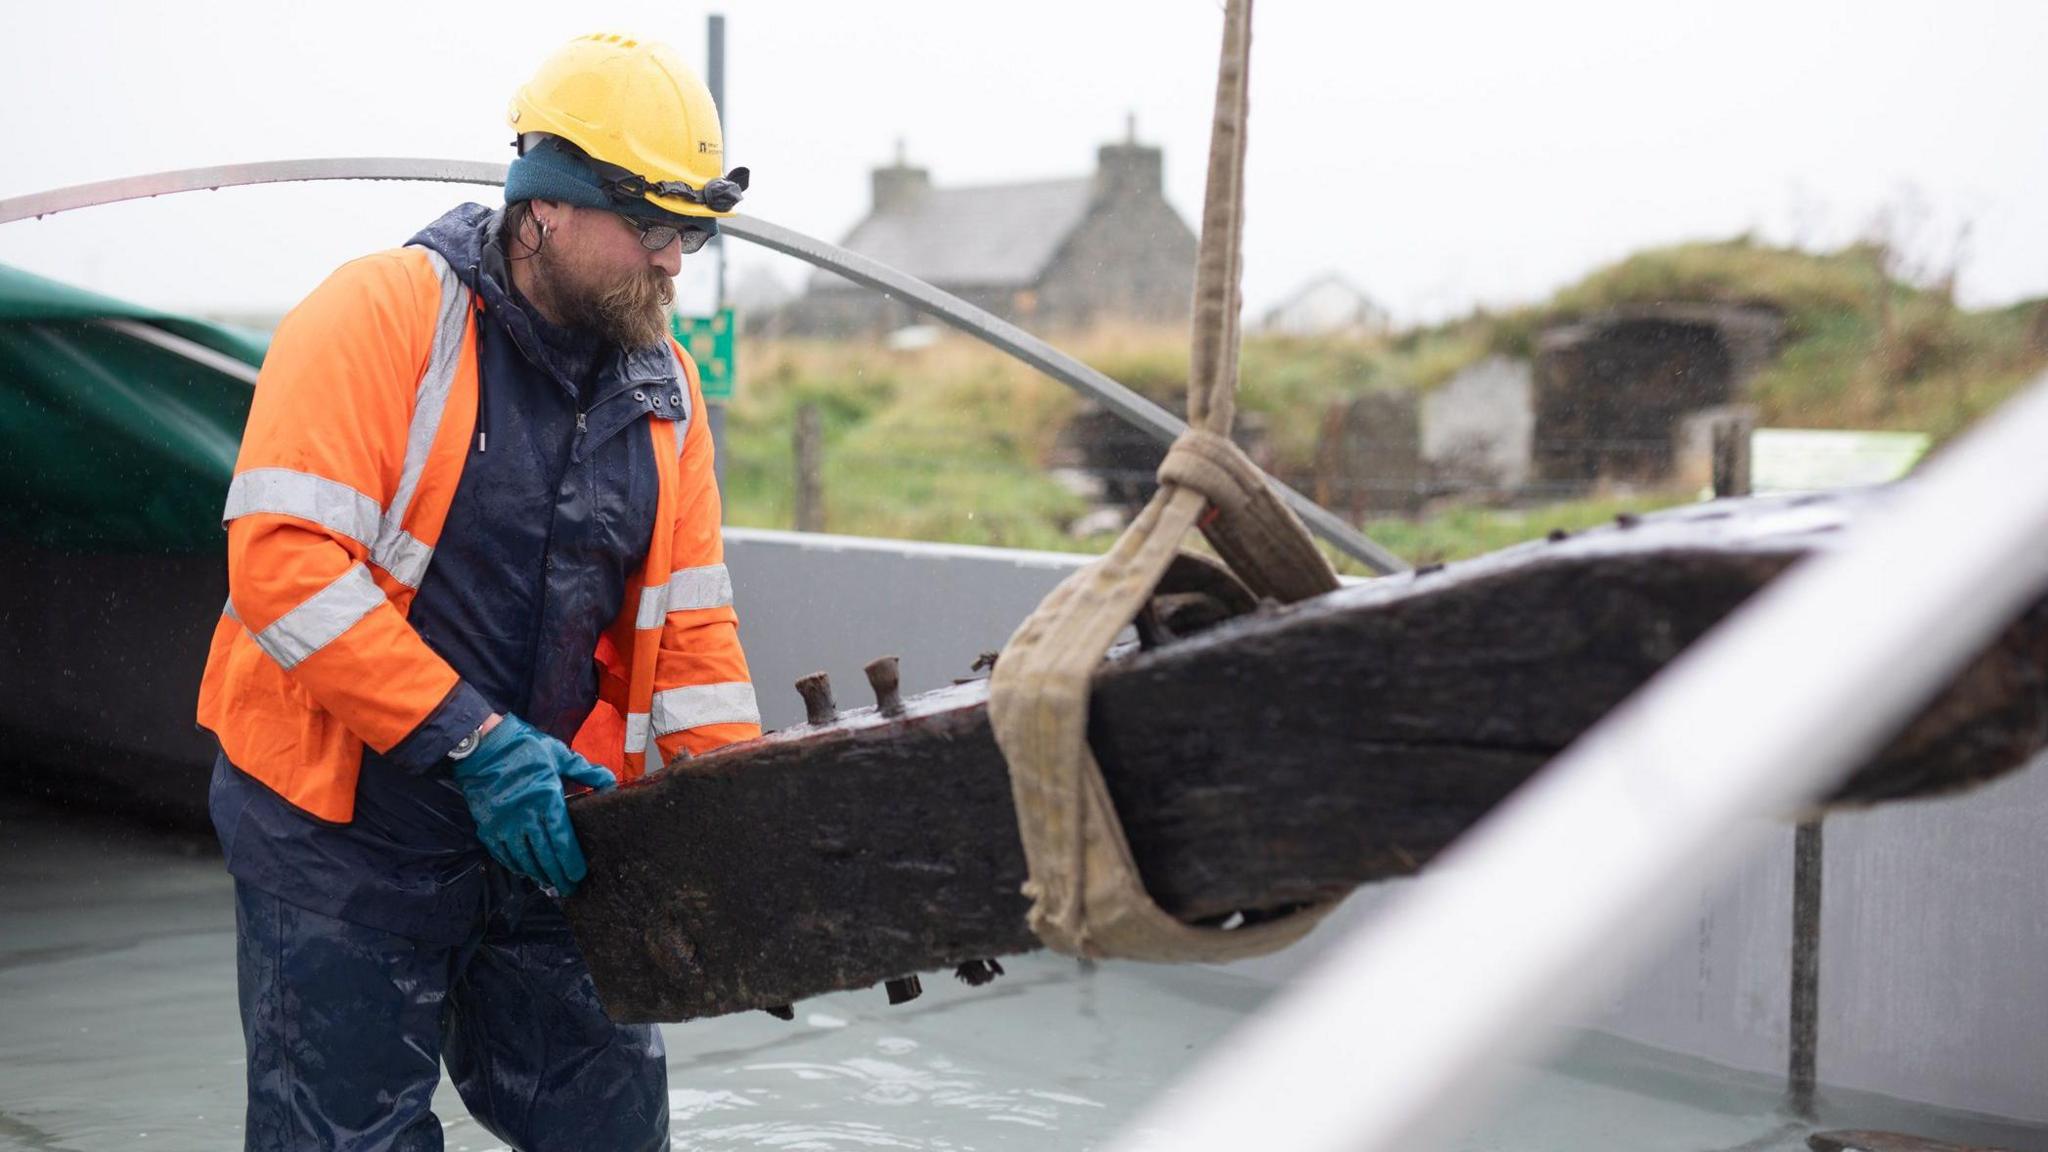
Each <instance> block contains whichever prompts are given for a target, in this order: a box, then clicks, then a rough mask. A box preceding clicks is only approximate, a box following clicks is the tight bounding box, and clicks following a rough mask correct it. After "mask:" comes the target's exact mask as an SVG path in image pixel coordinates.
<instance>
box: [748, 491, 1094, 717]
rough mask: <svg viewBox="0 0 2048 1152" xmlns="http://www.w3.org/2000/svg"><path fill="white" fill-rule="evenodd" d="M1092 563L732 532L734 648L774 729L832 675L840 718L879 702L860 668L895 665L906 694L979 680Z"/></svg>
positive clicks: (798, 713)
mask: <svg viewBox="0 0 2048 1152" xmlns="http://www.w3.org/2000/svg"><path fill="white" fill-rule="evenodd" d="M1087 560H1088V557H1085V556H1073V555H1068V554H1065V553H1058V552H1023V551H1016V550H1011V549H1001V548H976V547H971V546H965V545H948V544H921V543H915V542H911V541H902V540H871V539H865V538H862V537H855V536H828V535H824V534H815V533H802V532H772V531H765V530H759V529H747V528H728V529H726V532H725V561H726V566H727V567H728V568H730V569H731V570H732V581H733V595H734V607H735V608H736V609H737V611H738V612H739V616H740V642H741V643H742V644H743V645H744V646H745V647H746V650H747V662H748V664H749V666H750V668H751V670H752V672H753V676H754V691H755V694H756V695H757V696H758V697H759V699H760V701H761V722H762V724H764V725H765V726H767V727H769V728H784V727H788V726H789V725H791V724H797V723H801V722H802V720H803V718H804V709H803V702H802V700H800V699H799V698H798V697H797V694H796V690H795V689H794V688H793V687H791V686H792V685H793V684H794V683H795V682H796V679H797V678H798V677H799V676H805V675H808V674H810V673H812V672H828V673H830V674H831V676H832V687H833V691H834V694H835V695H836V696H837V698H838V700H839V704H840V707H842V708H853V707H860V706H863V705H867V704H872V703H874V697H873V696H872V695H871V694H870V693H869V691H868V686H867V678H866V676H865V675H864V674H863V673H862V671H861V668H862V666H864V665H865V664H867V662H868V661H870V660H873V659H874V658H875V657H877V656H897V657H900V658H901V660H902V665H901V671H902V678H903V691H904V692H905V693H910V692H924V691H927V690H929V689H932V688H940V687H944V686H945V685H947V684H950V683H952V682H953V680H954V678H956V677H965V676H969V675H974V674H975V673H973V672H971V669H972V667H973V665H974V661H975V658H976V657H978V656H979V655H981V654H982V653H983V652H994V651H996V650H998V649H1000V648H1001V647H1002V646H1003V644H1004V643H1005V642H1007V641H1008V640H1009V639H1010V633H1012V632H1014V631H1016V628H1017V625H1018V624H1021V623H1023V621H1024V617H1025V616H1027V615H1029V614H1030V612H1031V610H1032V609H1033V608H1036V607H1037V606H1038V602H1039V600H1040V599H1042V598H1043V597H1044V596H1045V594H1046V593H1047V592H1050V591H1052V589H1053V586H1054V585H1056V584H1058V583H1059V582H1060V580H1061V579H1063V578H1064V577H1065V576H1066V575H1067V573H1069V572H1072V571H1073V570H1074V569H1076V568H1078V567H1080V566H1081V565H1082V564H1083V563H1085V562H1086V561H1087Z"/></svg>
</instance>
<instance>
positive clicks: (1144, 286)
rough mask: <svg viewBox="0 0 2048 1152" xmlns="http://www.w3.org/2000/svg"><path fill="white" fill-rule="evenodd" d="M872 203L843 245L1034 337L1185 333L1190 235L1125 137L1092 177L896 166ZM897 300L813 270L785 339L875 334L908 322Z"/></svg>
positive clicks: (786, 319) (910, 314)
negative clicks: (1145, 329)
mask: <svg viewBox="0 0 2048 1152" xmlns="http://www.w3.org/2000/svg"><path fill="white" fill-rule="evenodd" d="M872 187H873V197H874V200H873V205H872V207H871V209H870V210H869V212H868V215H867V218H866V219H864V220H862V221H861V222H860V223H859V224H857V225H855V226H854V228H853V231H852V232H850V233H848V234H847V236H846V238H845V240H843V241H842V242H841V243H842V244H843V245H844V246H845V247H847V248H850V249H852V250H853V251H855V252H858V253H860V254H862V255H864V256H870V257H873V258H874V259H877V260H880V261H882V262H883V263H885V264H889V265H892V266H893V267H896V268H898V269H900V270H902V271H904V272H908V273H909V274H910V275H912V276H915V277H917V278H918V279H920V280H924V281H926V282H928V283H931V284H933V285H936V286H938V287H940V288H943V289H945V290H946V291H948V292H951V293H953V294H954V295H956V296H959V297H961V298H962V299H964V300H967V301H968V302H970V303H972V304H976V305H979V306H980V307H982V308H986V309H988V310H989V311H990V312H993V313H995V314H996V315H997V316H1000V317H1002V318H1003V319H1005V320H1009V321H1011V322H1013V323H1016V324H1019V325H1022V326H1024V327H1027V328H1031V329H1033V330H1037V331H1045V330H1049V329H1067V330H1072V329H1077V328H1086V327H1090V326H1092V325H1095V324H1099V323H1102V322H1105V321H1134V322H1139V323H1162V324H1185V323H1187V320H1188V315H1189V310H1190V300H1191V297H1192V294H1193V291H1194V279H1195V244H1196V239H1195V233H1194V231H1193V229H1191V228H1189V227H1188V225H1187V222H1186V221H1184V220H1182V219H1181V217H1180V214H1179V213H1178V212H1176V211H1175V210H1174V208H1173V206H1172V205H1171V204H1169V203H1167V200H1166V195H1165V191H1164V181H1163V174H1162V156H1161V152H1160V150H1159V149H1158V148H1154V147H1151V146H1148V145H1144V144H1139V143H1137V141H1136V139H1135V137H1134V136H1133V137H1127V138H1126V139H1125V141H1124V142H1123V143H1121V144H1105V145H1103V146H1102V147H1101V148H1099V149H1097V151H1096V166H1095V171H1094V173H1092V174H1091V175H1088V176H1080V177H1075V178H1072V179H1064V180H1037V181H1030V182H1025V183H1016V184H990V185H982V186H978V187H957V188H943V187H938V186H936V185H934V184H933V183H932V181H931V174H930V172H928V171H927V170H926V169H924V168H918V167H912V166H910V165H909V164H907V163H905V162H904V160H903V157H902V156H901V154H900V149H899V155H898V156H897V159H896V162H895V163H894V164H891V165H890V166H888V167H886V168H877V169H875V170H874V173H873V184H872ZM916 320H917V313H916V312H915V310H914V309H912V308H910V307H909V306H908V305H905V304H903V303H901V302H898V301H894V300H890V299H887V298H885V297H883V296H882V295H881V294H879V293H876V292H871V291H869V290H868V289H865V288H861V287H859V286H857V285H854V284H852V283H849V282H848V281H846V280H844V279H842V278H841V277H838V276H835V275H832V274H830V273H826V272H819V273H816V274H814V275H813V276H812V277H811V280H810V283H809V286H808V289H807V291H806V292H805V293H804V295H803V296H802V297H801V298H800V299H798V300H796V301H794V302H792V303H791V305H790V306H789V307H788V308H787V309H786V310H785V312H784V314H783V316H782V327H784V328H785V329H786V330H788V331H791V332H795V333H801V334H815V335H851V334H856V333H865V334H873V333H877V332H884V331H888V330H891V329H895V328H900V327H902V326H904V325H906V324H911V323H915V322H916Z"/></svg>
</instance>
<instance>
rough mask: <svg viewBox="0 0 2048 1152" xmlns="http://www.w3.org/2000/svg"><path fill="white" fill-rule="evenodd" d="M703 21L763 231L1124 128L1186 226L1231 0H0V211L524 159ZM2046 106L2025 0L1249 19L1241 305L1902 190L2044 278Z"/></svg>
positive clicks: (341, 252)
mask: <svg viewBox="0 0 2048 1152" xmlns="http://www.w3.org/2000/svg"><path fill="white" fill-rule="evenodd" d="M714 10H722V11H723V12H724V14H725V15H726V17H727V50H728V81H727V99H726V118H725V119H726V131H727V140H728V145H727V155H728V157H729V159H730V162H731V163H735V164H747V165H749V166H751V167H752V168H753V171H754V174H755V185H754V188H755V191H754V192H752V193H750V194H749V196H748V199H747V208H748V210H749V211H750V212H752V213H754V214H756V215H759V216H761V217H763V218H765V219H769V220H772V221H775V222H777V223H781V224H784V225H787V226H790V227H793V228H796V229H799V230H801V231H805V232H810V233H813V234H816V235H820V236H823V237H826V238H828V239H838V238H840V237H841V236H843V235H844V234H845V232H846V231H847V229H849V228H850V227H851V226H852V225H853V224H854V222H855V221H857V220H858V219H859V218H860V217H861V215H862V214H863V213H864V212H865V211H866V208H867V198H868V183H867V181H868V169H869V168H870V167H871V166H872V165H874V164H877V163H880V162H884V161H886V160H887V159H888V157H889V156H890V155H891V154H892V152H893V148H894V141H895V140H896V139H897V138H899V137H900V138H902V139H904V140H905V141H906V143H907V148H908V151H909V156H910V158H911V160H912V161H913V162H916V163H920V164H923V165H925V166H927V167H929V168H930V169H931V171H932V174H933V178H934V180H935V181H936V182H938V183H940V184H976V183H987V182H995V181H1004V180H1012V179H1038V178H1051V177H1062V176H1077V175H1081V174H1084V173H1086V172H1087V171H1088V170H1090V168H1091V167H1092V166H1093V163H1094V149H1095V147H1096V146H1097V145H1098V144H1100V143H1102V142H1104V141H1107V140H1112V139H1116V138H1119V137H1121V136H1122V134H1123V131H1124V119H1125V116H1126V114H1127V113H1130V114H1135V116H1136V118H1137V127H1138V134H1139V136H1140V138H1141V139H1143V140H1145V141H1148V142H1152V143H1157V144H1160V145H1162V146H1163V147H1164V148H1165V149H1166V178H1167V194H1168V197H1169V198H1170V199H1171V200H1172V201H1173V202H1174V204H1175V205H1176V206H1177V207H1178V208H1179V209H1180V211H1181V213H1182V215H1183V216H1184V217H1185V218H1187V219H1188V220H1189V222H1190V223H1191V224H1192V223H1193V222H1194V221H1195V219H1196V217H1197V213H1198V211H1199V208H1200V198H1201V191H1202V189H1201V178H1202V165H1203V156H1204V153H1205V151H1206V148H1207V131H1208V117H1209V108H1210V101H1211V98H1212V92H1213V84H1214V71H1215V59H1216V51H1217V38H1218V36H1219V34H1220V28H1221V5H1220V4H1219V3H1217V2H1216V0H1035V2H1033V3H1028V4H1025V3H969V2H961V0H915V2H910V0H904V2H897V0H872V2H869V3H864V4H849V3H832V2H824V0H728V2H727V3H725V4H724V5H723V6H722V7H720V8H706V7H699V6H694V5H689V4H677V3H660V4H656V3H640V2H620V3H579V4H568V3H550V4H528V3H521V2H516V0H507V2H501V3H497V4H489V5H452V4H433V3H424V2H420V0H412V2H409V3H385V2H378V0H352V2H350V3H346V4H343V3H328V4H322V5H305V4H285V3H278V2H276V0H266V2H263V3H239V2H237V3H207V4H204V5H201V4H169V3H115V2H112V0H66V2H65V3H56V4H51V3H41V4H33V5H28V4H23V5H10V6H9V8H8V10H7V13H6V15H5V17H4V18H0V19H4V21H5V35H4V36H0V97H4V100H5V106H6V107H7V108H9V109H10V110H12V113H13V114H12V115H11V116H10V117H9V133H8V134H9V137H10V140H9V147H8V151H7V159H6V160H5V161H4V162H0V197H4V196H9V195H16V194H19V193H24V192H31V191H39V190H42V189H46V188H51V187H55V186H59V185H64V184H71V183H77V182H82V181H88V180H98V179H104V178H108V177H113V176H122V175H129V174H133V173H138V172H148V171H156V170H160V169H166V168H178V167H187V166H196V165H205V164H219V163H228V162H233V161H250V160H267V159H282V158H289V157H317V156H343V155H384V156H445V157H456V158H466V159H485V160H504V159H508V158H509V156H510V150H509V148H508V147H507V142H508V141H509V139H510V130H509V129H508V128H507V127H506V126H505V122H504V112H505V106H506V102H507V99H508V97H509V96H510V94H511V92H512V90H513V89H514V88H515V87H516V86H517V85H518V84H519V83H520V82H521V81H522V80H523V79H524V78H525V76H526V75H527V74H528V73H530V72H531V71H532V69H533V68H534V66H535V65H536V64H537V63H538V62H539V61H540V60H541V58H542V57H544V56H545V55H546V54H547V53H548V52H549V51H550V50H552V49H553V48H554V47H556V46H557V45H558V44H559V43H561V42H562V41H564V40H566V39H567V38H568V37H570V36H572V35H575V34H578V33H581V32H585V31H592V30H619V31H628V32H632V33H635V34H637V35H641V36H646V37H651V38H657V39H666V40H668V41H669V42H670V43H672V44H674V45H675V46H676V47H677V48H678V49H679V50H680V51H681V52H682V53H683V54H684V56H685V58H687V59H689V60H692V61H701V60H702V59H703V53H704V25H705V20H704V17H705V15H706V13H707V12H710V11H714ZM2044 111H2048V3H2043V2H2040V0H2003V2H2001V0H1939V2H1912V3H1906V2H1895V0H1861V2H1856V3H1849V2H1834V0H1770V2H1750V0H1714V2H1706V0H1686V2H1684V3H1676V2H1667V0H1613V2H1607V0H1544V2H1530V0H1511V2H1500V3H1494V2H1486V3H1481V2H1477V0H1472V2H1465V3H1454V2H1437V3H1418V2H1415V0H1403V2H1400V3H1379V2H1373V0H1362V2H1356V3H1335V2H1329V0H1313V2H1312V0H1264V2H1263V3H1261V4H1260V5H1259V6H1258V8H1257V10H1256V16H1255V24H1254V37H1253V63H1252V123H1251V132H1250V136H1251V156H1250V163H1249V201H1248V217H1249V223H1248V230H1247V241H1246V242H1247V251H1246V259H1245V277H1246V284H1245V290H1246V297H1247V302H1248V305H1249V307H1250V308H1251V309H1253V310H1257V309H1260V308H1262V307H1264V306H1265V305H1268V304H1270V303H1272V302H1274V301H1275V300H1277V299H1278V298H1279V297H1281V296H1283V295H1285V294H1286V293H1287V292H1288V291H1289V290H1291V289H1292V288H1293V287H1295V286H1296V285H1298V284H1300V283H1301V282H1303V281H1304V280H1306V279H1308V278H1310V277H1312V276H1314V275H1316V274H1317V273H1320V272H1323V271H1326V270H1335V271H1338V272H1341V273H1343V274H1344V275H1346V276H1347V277H1349V278H1350V279H1352V280H1353V281H1354V282H1356V283H1357V284H1358V285H1360V286H1361V287H1363V288H1364V289H1365V290H1366V291H1368V292H1369V293H1371V294H1372V295H1374V296H1376V297H1378V298H1379V299H1381V300H1383V301H1384V302H1385V303H1387V304H1388V305H1389V306H1390V307H1391V308H1392V309H1393V310H1394V311H1395V313H1396V315H1397V316H1398V317H1400V318H1402V319H1404V320H1414V319H1431V318H1438V317H1441V316H1444V315H1447V314H1450V313H1453V312H1457V311H1462V310H1464V309H1467V308H1469V307H1471V306H1472V305H1474V304H1477V303H1483V304H1490V305H1499V304H1511V303H1515V302H1521V301H1529V300H1534V299H1538V298H1540V297H1541V296H1543V295H1544V294H1545V293H1547V292H1548V291H1550V290H1551V289H1553V288H1555V287H1557V286H1558V285H1560V284H1563V283H1566V282H1569V281H1570V280H1573V279H1575V278H1577V277H1578V276H1580V275H1582V274H1584V273H1585V272H1586V271H1588V270H1589V269H1591V268H1592V267H1594V266H1596V265H1598V264H1600V263H1602V262H1604V261H1608V260H1611V259H1614V258H1616V257H1618V256H1621V255H1623V254H1625V253H1627V252H1629V251H1631V250H1634V249H1636V248H1639V247H1642V246H1645V245H1650V244H1659V243H1667V242H1672V241H1678V240H1686V239H1698V238H1716V237H1725V236H1729V235H1732V234H1735V233H1739V232H1742V231H1744V230H1754V231H1756V232H1758V233H1759V234H1761V235H1763V236H1766V237H1769V238H1772V239H1776V240H1780V241H1785V240H1796V241H1800V242H1804V243H1808V244H1834V243H1840V242H1842V241H1844V240H1846V239H1848V238H1850V237H1852V236H1854V235H1856V234H1857V233H1859V232H1860V231H1862V230H1863V229H1865V228H1866V227H1867V226H1868V225H1869V223H1870V221H1871V219H1872V218H1873V216H1875V214H1876V213H1877V212H1878V211H1879V210H1880V209H1881V208H1883V207H1884V206H1885V205H1887V204H1890V205H1894V206H1903V207H1904V208H1905V209H1906V211H1905V212H1904V213H1903V214H1902V216H1903V218H1905V219H1906V220H1908V221H1909V222H1910V223H1911V225H1912V226H1911V227H1909V228H1908V229H1906V230H1907V231H1908V232H1910V233H1911V234H1912V236H1913V237H1914V238H1916V240H1917V244H1918V248H1919V253H1920V257H1921V259H1922V261H1923V262H1924V263H1930V264H1939V263H1942V262H1946V261H1948V260H1950V259H1952V258H1953V254H1954V253H1955V251H1956V245H1955V238H1956V235H1957V232H1958V229H1959V228H1960V227H1962V226H1963V225H1967V226H1968V230H1969V231H1968V238H1967V243H1966V245H1965V246H1964V247H1963V248H1962V249H1961V278H1960V286H1961V291H1962V294H1963V296H1964V298H1965V300H1966V301H1968V302H1970V303H1975V304H1984V303H2001V302H2005V301H2009V300H2013V299H2017V298H2020V297H2024V296H2030V295H2043V294H2048V133H2044V130H2043V128H2044V126H2043V121H2044ZM488 192H489V190H484V189H475V190H471V189H463V188H458V187H453V186H445V185H444V186H435V185H417V186H403V187H401V186H389V185H367V184H347V185H320V186H302V187H297V188H275V187H273V188H263V189H243V190H236V191H224V192H218V193H193V194H188V195H183V196H176V197H169V198H165V199H163V200H158V201H154V202H148V203H142V204H131V205H125V206H120V207H112V208H99V209H91V210H87V211H83V212H78V213H73V214H71V215H69V216H67V217H57V218H53V219H49V220H44V221H25V222H21V223H15V224H7V225H0V262H7V263H13V264H17V265H20V266H24V267H27V268H30V269H32V270H35V271H38V272H42V273H45V274H48V275H52V276H57V277H61V278H64V279H67V280H71V281H74V282H77V283H81V284H84V285H87V286H89V287H92V288H95V289H99V290H101V291H106V292H112V293H116V294H119V295H124V296H128V297H132V298H135V299H139V300H142V301H144V302H147V303H152V304H158V305H162V306H166V307H173V308H180V309H187V310H199V311H223V310H239V311H256V312H263V311H281V310H282V309H284V308H285V307H288V306H289V305H290V303H291V302H292V301H293V300H294V299H296V298H297V297H298V296H299V295H301V294H303V293H304V292H305V291H306V290H307V289H308V288H310V287H311V286H312V285H313V284H315V283H317V282H318V280H319V279H320V278H321V277H322V276H324V275H325V274H326V273H327V272H328V271H329V270H331V269H332V268H333V267H334V266H335V265H337V264H339V263H341V262H342V261H344V260H346V259H349V258H350V257H352V256H355V255H358V254H360V253H362V252H365V251H369V250H373V249H376V248H380V247H386V246H390V245H394V244H398V243H402V242H403V241H404V240H405V239H406V237H407V236H409V235H410V234H411V233H412V232H413V231H414V230H415V229H416V228H418V227H419V226H420V225H422V224H424V223H425V222H427V221H428V220H430V219H432V218H433V217H434V216H435V215H437V214H438V213H439V212H440V211H441V210H442V209H443V208H445V207H447V206H449V205H452V204H454V203H457V202H459V201H460V200H462V199H465V198H471V197H478V198H480V197H481V196H482V195H484V194H487V193H488ZM733 259H734V261H735V265H734V270H735V273H736V274H738V273H740V272H741V271H742V270H744V269H745V268H747V267H749V266H752V267H754V268H757V269H758V268H768V269H772V270H773V271H774V272H775V273H776V274H778V275H780V276H781V277H782V278H783V279H784V280H786V281H789V282H795V281H796V280H797V279H798V278H799V276H800V274H801V273H800V269H798V268H797V267H796V266H795V265H792V264H790V263H789V262H787V261H785V260H783V259H782V258H779V257H773V256H769V255H767V254H766V253H761V252H758V251H748V250H741V251H735V252H734V253H733ZM695 263H697V264H699V265H700V266H701V265H702V264H704V263H705V261H704V260H699V261H696V262H695ZM756 274H758V273H756Z"/></svg>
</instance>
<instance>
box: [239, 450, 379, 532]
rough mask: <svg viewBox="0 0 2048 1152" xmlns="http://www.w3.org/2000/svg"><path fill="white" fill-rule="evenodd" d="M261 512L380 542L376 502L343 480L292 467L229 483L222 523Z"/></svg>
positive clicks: (245, 474)
mask: <svg viewBox="0 0 2048 1152" xmlns="http://www.w3.org/2000/svg"><path fill="white" fill-rule="evenodd" d="M258 512H267V513H272V514H275V515H280V516H293V517H296V518H298V519H300V520H305V521H308V522H310V523H314V524H318V525H320V526H321V527H322V528H325V529H327V530H328V531H330V532H338V533H340V534H341V535H343V536H346V537H348V538H349V539H351V540H355V541H358V542H360V543H362V544H365V545H367V544H369V543H370V542H371V541H372V540H375V539H376V538H377V525H378V523H379V522H380V521H381V519H382V518H383V515H384V512H383V509H381V508H379V507H377V501H376V500H375V499H374V498H372V497H369V496H365V495H363V494H362V493H361V492H358V491H356V490H355V489H353V488H351V487H349V486H348V485H346V484H343V483H341V482H340V481H339V480H329V479H328V478H327V477H325V476H316V475H314V474H313V473H311V472H295V471H293V470H292V469H290V468H251V469H250V470H248V471H247V472H243V473H240V474H238V475H237V476H236V477H235V478H234V481H233V482H232V483H230V484H229V485H228V500H227V505H226V507H224V508H222V509H221V513H220V518H221V523H223V524H226V523H228V522H229V521H231V520H235V519H237V518H239V517H242V516H248V515H251V514H253V513H258Z"/></svg>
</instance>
